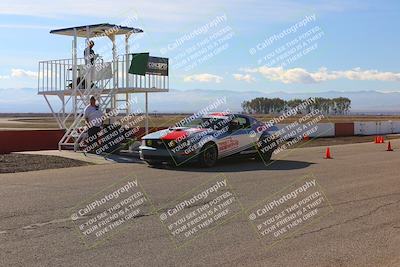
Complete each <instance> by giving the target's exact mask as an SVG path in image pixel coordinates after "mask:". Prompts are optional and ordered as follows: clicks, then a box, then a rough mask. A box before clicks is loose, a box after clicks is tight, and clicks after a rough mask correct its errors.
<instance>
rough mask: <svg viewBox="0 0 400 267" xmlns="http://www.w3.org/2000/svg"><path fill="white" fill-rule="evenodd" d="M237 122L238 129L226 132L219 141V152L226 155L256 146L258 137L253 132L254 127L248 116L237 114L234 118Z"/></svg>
mask: <svg viewBox="0 0 400 267" xmlns="http://www.w3.org/2000/svg"><path fill="white" fill-rule="evenodd" d="M232 122H233V123H236V124H237V129H236V130H233V131H231V132H228V133H226V135H225V136H224V137H223V138H221V139H220V140H219V142H218V154H219V156H220V157H226V156H229V155H232V154H236V153H239V152H241V151H243V150H246V149H249V148H252V147H254V142H255V141H256V137H255V136H254V134H252V128H251V124H250V120H249V118H248V117H245V116H241V115H235V117H234V118H233V119H232Z"/></svg>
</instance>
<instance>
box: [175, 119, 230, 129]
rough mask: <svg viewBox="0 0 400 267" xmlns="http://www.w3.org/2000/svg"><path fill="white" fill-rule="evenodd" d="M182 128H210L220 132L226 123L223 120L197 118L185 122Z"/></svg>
mask: <svg viewBox="0 0 400 267" xmlns="http://www.w3.org/2000/svg"><path fill="white" fill-rule="evenodd" d="M182 126H183V127H190V128H212V129H215V130H220V129H222V128H224V126H226V122H225V120H224V119H220V118H197V119H194V120H191V121H189V122H187V123H186V124H184V125H182Z"/></svg>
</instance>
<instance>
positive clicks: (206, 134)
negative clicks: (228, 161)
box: [139, 112, 278, 167]
mask: <svg viewBox="0 0 400 267" xmlns="http://www.w3.org/2000/svg"><path fill="white" fill-rule="evenodd" d="M277 131H278V129H277V128H276V127H275V126H273V125H266V124H265V123H263V122H260V121H258V120H256V119H255V118H252V117H250V116H247V115H244V114H233V113H227V112H217V113H211V114H207V115H199V116H191V117H188V118H185V119H184V120H182V121H180V122H179V123H177V124H176V125H175V126H173V127H170V128H168V129H164V130H160V131H156V132H153V133H150V134H148V135H145V136H144V137H142V143H141V146H140V147H139V153H140V158H141V159H142V160H144V161H146V162H147V163H148V164H149V165H152V166H158V165H161V164H163V163H167V164H172V165H174V164H175V165H181V164H183V163H186V162H198V163H200V164H201V166H203V167H212V166H214V165H215V164H216V162H217V161H218V160H219V159H222V158H227V157H253V158H258V159H262V160H263V161H268V160H270V158H271V155H272V153H273V151H274V150H275V149H276V145H275V143H274V142H275V140H276V139H277V136H276V133H277Z"/></svg>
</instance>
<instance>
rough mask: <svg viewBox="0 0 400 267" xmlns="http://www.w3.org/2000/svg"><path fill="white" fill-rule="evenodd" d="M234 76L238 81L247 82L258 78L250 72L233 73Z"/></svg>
mask: <svg viewBox="0 0 400 267" xmlns="http://www.w3.org/2000/svg"><path fill="white" fill-rule="evenodd" d="M233 78H234V79H235V80H237V81H245V82H248V83H251V82H254V81H255V80H256V79H255V78H254V77H253V76H251V75H250V74H239V73H235V74H233Z"/></svg>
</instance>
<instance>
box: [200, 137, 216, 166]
mask: <svg viewBox="0 0 400 267" xmlns="http://www.w3.org/2000/svg"><path fill="white" fill-rule="evenodd" d="M217 160H218V150H217V147H216V145H215V144H212V143H209V144H206V145H205V146H204V147H203V148H202V150H201V153H200V158H199V161H200V165H201V166H202V167H207V168H210V167H212V166H214V165H215V163H217Z"/></svg>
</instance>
